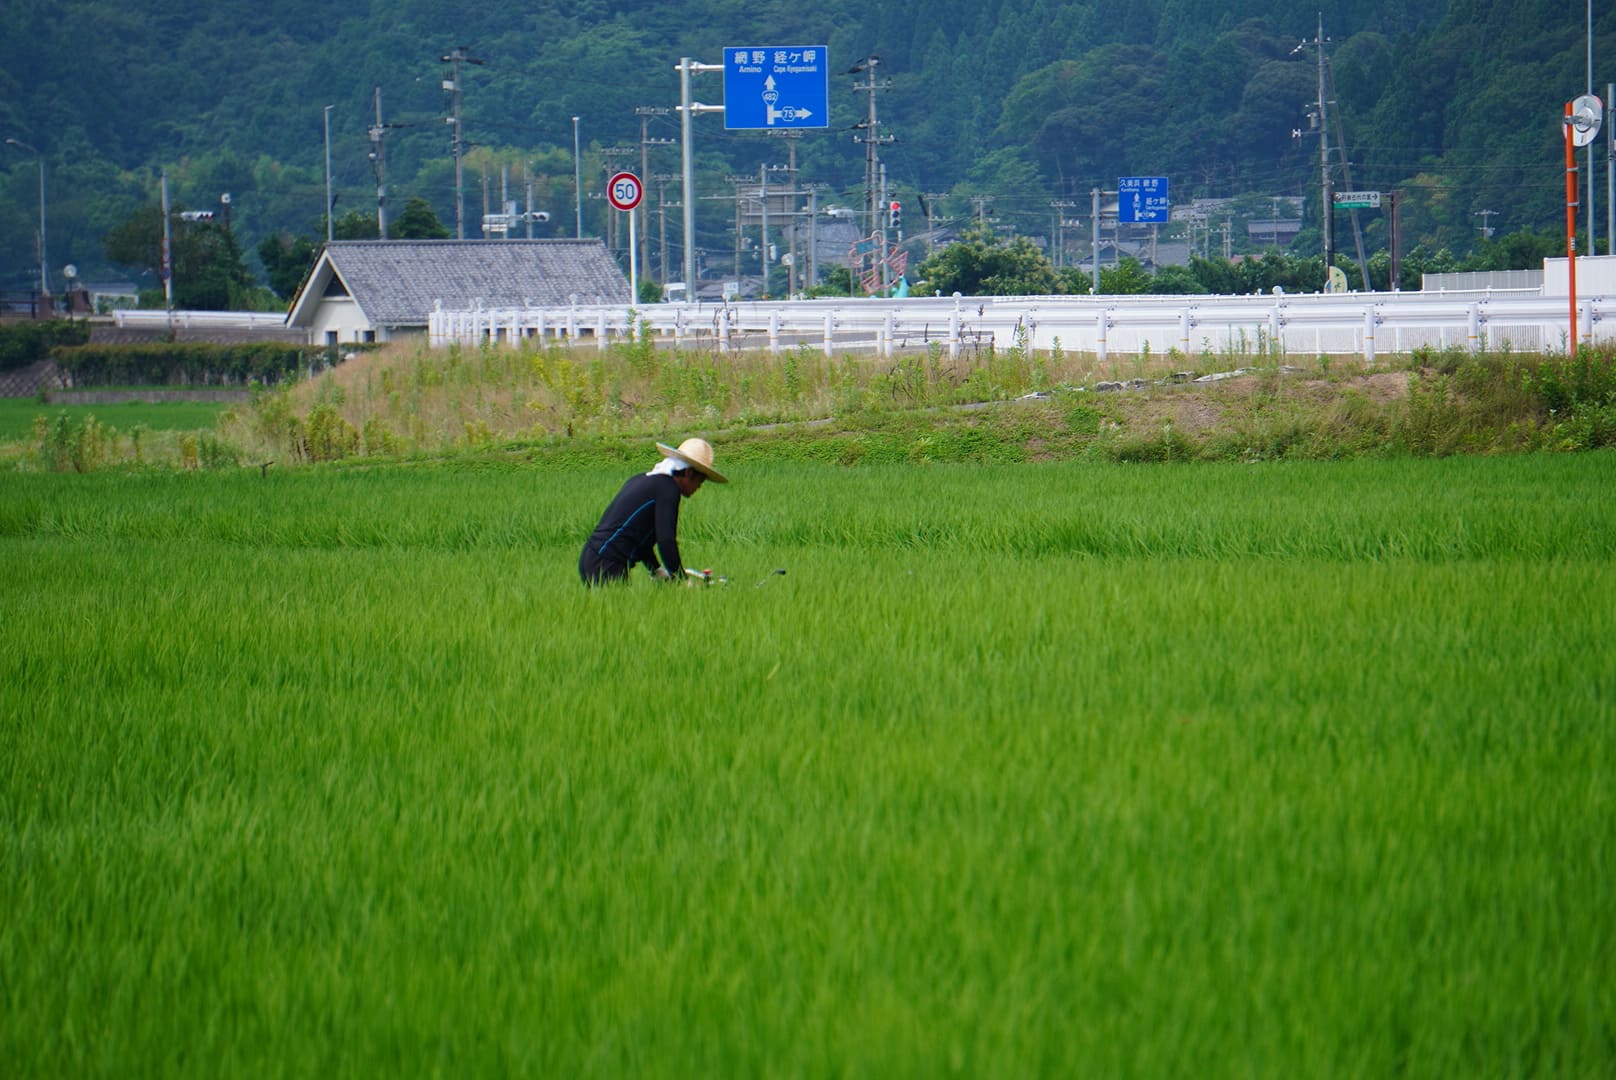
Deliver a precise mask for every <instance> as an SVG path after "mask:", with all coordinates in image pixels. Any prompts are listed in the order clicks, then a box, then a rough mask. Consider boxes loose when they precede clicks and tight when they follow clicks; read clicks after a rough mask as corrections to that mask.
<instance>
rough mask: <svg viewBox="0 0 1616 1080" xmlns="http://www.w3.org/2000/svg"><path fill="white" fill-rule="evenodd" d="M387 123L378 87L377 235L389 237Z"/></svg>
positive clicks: (373, 157)
mask: <svg viewBox="0 0 1616 1080" xmlns="http://www.w3.org/2000/svg"><path fill="white" fill-rule="evenodd" d="M386 136H387V125H386V124H384V123H382V88H381V87H379V86H378V87H376V122H375V123H374V124H372V125H371V127H370V167H371V169H372V171H374V172H375V174H376V235H378V236H380V237H381V238H382V239H383V240H386V239H387V150H386V148H385V147H384V146H383V144H382V140H383V139H384V138H385V137H386Z"/></svg>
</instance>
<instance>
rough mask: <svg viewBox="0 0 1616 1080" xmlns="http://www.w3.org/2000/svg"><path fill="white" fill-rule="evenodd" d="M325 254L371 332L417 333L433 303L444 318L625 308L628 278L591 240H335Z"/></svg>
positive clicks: (318, 275)
mask: <svg viewBox="0 0 1616 1080" xmlns="http://www.w3.org/2000/svg"><path fill="white" fill-rule="evenodd" d="M326 254H327V255H328V256H329V258H330V262H331V265H332V267H333V268H334V269H335V270H336V272H337V276H338V277H340V278H341V279H342V282H343V284H344V285H346V286H347V287H348V291H349V293H350V294H351V295H352V296H353V298H354V302H355V303H357V304H358V305H359V308H360V310H361V311H363V312H364V313H365V317H366V318H367V319H369V320H370V322H371V324H372V325H373V326H424V325H425V324H426V321H427V314H428V313H429V312H431V311H432V309H433V306H434V305H435V304H437V303H440V302H441V303H442V305H443V310H445V311H465V310H469V309H471V308H475V307H476V306H477V305H478V304H479V303H481V305H482V306H483V307H485V308H510V307H518V308H519V307H523V306H533V307H564V306H566V305H567V304H569V303H571V302H572V301H573V298H574V297H576V298H577V302H578V303H580V304H599V303H611V304H623V303H628V302H629V288H628V278H626V277H625V276H624V275H623V272H622V270H620V269H619V268H618V266H617V261H616V260H615V259H613V258H612V256H611V255H610V253H608V252H607V250H606V246H605V244H603V243H602V242H601V241H600V240H598V239H591V240H339V241H336V242H334V243H332V244H330V245H329V246H328V247H327V248H326ZM324 276H325V275H321V274H315V275H314V276H313V278H311V280H310V282H309V284H310V285H314V284H315V282H316V280H317V279H319V278H322V277H324Z"/></svg>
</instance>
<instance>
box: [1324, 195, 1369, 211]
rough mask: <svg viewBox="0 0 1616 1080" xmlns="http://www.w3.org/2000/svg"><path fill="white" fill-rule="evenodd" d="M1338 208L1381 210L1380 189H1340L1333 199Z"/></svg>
mask: <svg viewBox="0 0 1616 1080" xmlns="http://www.w3.org/2000/svg"><path fill="white" fill-rule="evenodd" d="M1332 201H1333V202H1334V203H1335V208H1336V209H1337V210H1379V209H1380V192H1378V191H1338V192H1336V193H1335V197H1334V199H1333V200H1332Z"/></svg>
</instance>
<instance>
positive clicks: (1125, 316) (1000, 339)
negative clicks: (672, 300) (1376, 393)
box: [428, 289, 1616, 362]
mask: <svg viewBox="0 0 1616 1080" xmlns="http://www.w3.org/2000/svg"><path fill="white" fill-rule="evenodd" d="M1613 315H1616V298H1612V297H1607V296H1604V295H1597V296H1588V297H1579V298H1578V303H1577V324H1578V327H1579V340H1581V341H1590V340H1593V341H1597V340H1602V339H1608V338H1612V337H1616V322H1611V321H1610V319H1611V316H1613ZM640 326H644V327H648V328H649V330H650V332H651V333H652V334H654V335H655V336H656V337H657V338H658V339H660V340H663V341H666V342H671V343H674V344H680V345H697V346H706V347H713V348H720V349H758V348H762V349H768V350H770V351H778V350H780V349H788V348H796V347H798V346H800V345H803V344H807V345H809V346H811V347H816V348H820V349H823V350H824V352H825V353H826V354H827V355H828V354H830V353H832V352H834V351H855V350H864V349H869V350H874V351H875V352H877V353H879V354H881V355H890V354H891V353H892V352H894V351H896V350H903V349H916V348H928V347H931V346H932V345H933V344H936V345H939V346H940V347H942V348H944V349H946V350H947V351H948V353H949V354H950V355H957V354H958V353H959V352H960V351H961V350H969V349H973V348H980V347H986V346H988V345H992V346H993V347H995V348H997V349H1001V350H1002V349H1005V348H1008V347H1011V346H1014V345H1017V344H1021V345H1023V346H1025V347H1027V348H1031V349H1037V350H1042V351H1050V350H1054V349H1057V348H1059V349H1063V350H1066V351H1078V352H1091V353H1095V354H1097V355H1098V356H1099V358H1100V359H1102V360H1103V359H1105V358H1106V357H1107V355H1109V354H1111V353H1117V354H1122V355H1141V354H1144V353H1146V352H1150V353H1156V354H1162V353H1167V352H1169V351H1172V350H1177V351H1178V352H1180V353H1183V354H1186V355H1194V354H1199V353H1203V352H1213V353H1219V354H1222V353H1236V354H1269V355H1303V356H1311V355H1332V356H1362V357H1364V358H1365V359H1367V360H1369V361H1371V362H1372V361H1373V360H1374V359H1375V357H1376V356H1377V355H1379V354H1391V353H1404V352H1408V351H1410V350H1412V349H1415V348H1419V347H1421V346H1432V347H1436V348H1447V347H1449V346H1459V347H1462V348H1466V349H1469V350H1472V351H1475V350H1480V349H1502V348H1512V349H1515V350H1518V351H1538V350H1547V351H1554V350H1562V349H1564V348H1565V347H1566V344H1567V342H1568V341H1569V340H1570V328H1571V309H1570V301H1569V300H1568V299H1567V298H1566V297H1556V296H1544V295H1542V293H1541V291H1539V290H1535V289H1534V290H1520V291H1507V290H1505V291H1500V290H1493V291H1490V292H1482V293H1447V294H1444V293H1423V292H1408V293H1338V294H1309V295H1293V294H1282V295H1274V296H1150V295H1144V296H1099V297H1088V296H1076V297H1074V296H1016V297H940V298H930V297H921V298H909V299H903V300H885V299H879V300H878V299H870V300H855V299H846V300H796V301H772V302H771V301H759V302H748V301H742V302H733V303H729V304H715V303H705V304H701V303H686V304H648V305H645V306H643V307H640V308H629V307H624V306H578V307H567V308H525V309H520V310H516V309H512V310H481V309H479V310H475V311H434V312H433V313H432V315H431V316H430V321H429V323H428V336H429V341H430V342H431V343H432V344H433V345H448V344H452V343H460V344H463V345H476V344H480V343H482V342H484V341H495V342H514V341H517V340H520V339H524V338H525V339H539V340H544V339H558V340H563V341H569V342H575V343H576V342H580V341H583V340H592V341H593V343H594V344H595V345H596V346H597V347H599V348H602V349H604V348H605V347H606V345H607V344H608V343H609V342H610V341H611V340H614V339H615V340H626V339H627V337H628V336H629V334H630V333H632V332H633V330H634V328H635V327H640Z"/></svg>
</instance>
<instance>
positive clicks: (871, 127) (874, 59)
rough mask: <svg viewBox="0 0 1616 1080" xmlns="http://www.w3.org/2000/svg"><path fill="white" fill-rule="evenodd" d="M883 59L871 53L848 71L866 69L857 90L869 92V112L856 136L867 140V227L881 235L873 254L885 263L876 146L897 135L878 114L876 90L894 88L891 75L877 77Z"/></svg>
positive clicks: (865, 174) (855, 85)
mask: <svg viewBox="0 0 1616 1080" xmlns="http://www.w3.org/2000/svg"><path fill="white" fill-rule="evenodd" d="M880 63H881V58H880V57H879V56H869V57H866V58H865V59H863V60H860V61H859V62H858V63H856V64H854V65H853V66H852V67H851V68H849V69H848V71H847V73H848V74H849V75H857V74H859V73H860V72H864V73H866V74H865V81H864V82H862V83H854V84H853V91H854V93H859V94H867V95H869V108H868V111H867V115H866V117H865V119H864V121H863V122H862V123H859V124H857V125H855V127H856V128H857V129H858V130H859V131H860V132H861V134H859V135H855V136H854V137H853V138H854V141H856V142H862V143H863V144H864V224H865V228H866V229H868V230H869V235H872V236H879V239H880V241H881V250H880V251H877V252H875V253H874V256H873V257H874V258H875V259H876V260H877V261H878V262H879V264H880V265H882V266H885V265H886V236H885V233H886V230H885V228H884V226H883V225H882V223H881V218H880V211H881V210H882V209H884V207H878V206H877V199H878V197H879V196H878V193H877V191H876V185H877V183H878V182H879V178H880V174H879V170H878V166H877V164H876V162H877V157H878V155H877V152H876V148H877V147H879V146H880V145H881V144H882V143H890V142H895V141H896V138H895V137H894V136H891V135H882V134H881V121H880V120H878V119H877V118H876V115H875V92H876V91H877V90H890V89H892V80H891V79H884V80H882V81H880V82H877V81H876V78H875V69H876V68H877V67H878V66H879V65H880ZM859 269H860V270H862V269H863V261H862V260H860V264H859Z"/></svg>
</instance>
